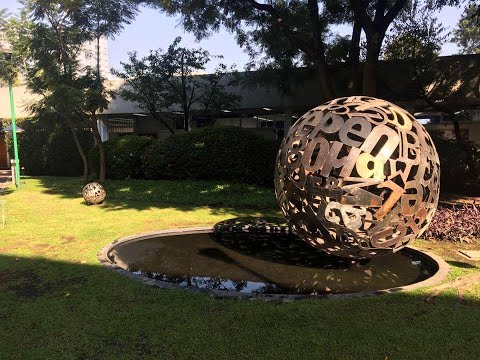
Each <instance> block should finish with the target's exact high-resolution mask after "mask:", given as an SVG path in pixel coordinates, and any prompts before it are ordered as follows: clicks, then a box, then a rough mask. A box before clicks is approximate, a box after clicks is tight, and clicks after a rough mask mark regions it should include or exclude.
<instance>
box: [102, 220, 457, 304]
mask: <svg viewBox="0 0 480 360" xmlns="http://www.w3.org/2000/svg"><path fill="white" fill-rule="evenodd" d="M210 232H213V228H211V227H197V228H180V229H170V230H160V231H153V232H149V233H143V234H136V235H131V236H127V237H123V238H120V239H117V240H115V241H113V242H111V243H110V244H108V245H107V246H105V247H103V248H102V249H100V251H99V252H98V254H97V258H98V260H99V261H100V263H101V264H102V265H103V266H105V267H106V268H107V269H109V270H111V271H114V272H116V273H119V274H122V275H124V276H127V277H129V278H131V279H134V280H136V281H139V282H142V283H144V284H146V285H148V286H153V287H158V288H161V289H184V290H188V291H191V292H193V293H200V294H209V295H211V296H213V297H215V298H234V299H250V300H263V301H291V300H305V299H350V298H358V297H365V296H373V295H382V294H389V293H396V292H400V291H402V292H403V291H412V290H415V289H418V288H421V287H428V286H433V285H436V284H438V283H440V282H442V281H443V280H445V278H446V277H447V275H448V272H449V270H450V267H449V266H448V264H447V263H446V262H445V261H444V260H443V259H442V258H440V257H439V256H437V255H435V254H432V253H430V252H426V251H421V250H420V249H418V248H415V247H412V246H407V247H406V248H404V249H405V250H407V251H410V252H414V253H416V254H417V255H420V256H421V257H423V258H424V259H426V260H428V261H430V262H432V261H433V262H434V263H436V265H437V266H438V270H437V272H436V273H435V274H434V275H433V276H431V277H429V278H428V279H425V280H424V281H420V282H418V283H414V284H410V285H406V286H400V287H394V288H389V289H384V290H375V291H365V292H358V293H351V294H320V295H304V294H301V295H295V294H244V293H239V292H234V291H226V290H215V289H211V290H210V289H199V288H195V287H187V286H182V285H179V284H173V283H169V282H166V281H162V280H155V279H150V278H147V277H145V276H143V275H140V274H134V273H132V272H130V271H128V270H125V269H124V268H122V267H120V266H118V265H117V264H114V263H112V262H111V261H110V259H109V258H108V253H109V252H110V250H111V249H113V248H114V247H115V246H117V245H118V244H120V243H125V242H130V241H137V240H145V239H151V238H154V237H158V236H169V235H191V234H205V233H210Z"/></svg>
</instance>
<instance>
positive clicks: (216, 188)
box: [37, 177, 278, 215]
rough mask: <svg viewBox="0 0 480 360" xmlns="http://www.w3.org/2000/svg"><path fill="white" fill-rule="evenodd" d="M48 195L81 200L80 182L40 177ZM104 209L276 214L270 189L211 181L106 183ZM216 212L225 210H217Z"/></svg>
mask: <svg viewBox="0 0 480 360" xmlns="http://www.w3.org/2000/svg"><path fill="white" fill-rule="evenodd" d="M37 179H39V180H40V182H41V186H42V187H43V188H44V189H45V190H44V191H43V192H44V193H47V194H53V195H59V196H61V197H63V198H71V199H76V198H78V199H81V198H82V192H81V191H82V187H83V186H82V182H81V180H80V179H78V178H62V177H39V178H37ZM104 187H105V189H106V191H107V199H106V201H105V204H103V205H102V206H103V208H105V209H106V210H112V211H113V210H122V209H132V208H133V209H137V210H147V209H151V208H175V209H178V210H182V211H188V210H193V209H195V208H198V207H203V206H208V207H212V208H217V209H219V208H224V209H228V211H229V212H231V211H232V210H234V209H235V210H236V211H235V213H236V214H238V215H242V214H245V210H250V211H258V212H259V213H262V214H269V213H273V212H277V211H278V207H277V204H276V200H275V194H274V192H273V189H266V188H260V187H255V186H252V185H245V184H235V183H227V182H211V181H187V180H185V181H166V180H163V181H148V180H107V181H106V182H105V184H104ZM218 211H219V213H222V212H224V210H218Z"/></svg>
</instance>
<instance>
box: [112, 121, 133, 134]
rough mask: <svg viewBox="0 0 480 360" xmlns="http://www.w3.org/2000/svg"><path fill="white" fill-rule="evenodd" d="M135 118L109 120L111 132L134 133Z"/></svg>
mask: <svg viewBox="0 0 480 360" xmlns="http://www.w3.org/2000/svg"><path fill="white" fill-rule="evenodd" d="M134 126H135V120H133V119H128V118H113V119H108V120H107V128H108V132H109V133H117V134H118V133H120V134H121V133H133V130H134Z"/></svg>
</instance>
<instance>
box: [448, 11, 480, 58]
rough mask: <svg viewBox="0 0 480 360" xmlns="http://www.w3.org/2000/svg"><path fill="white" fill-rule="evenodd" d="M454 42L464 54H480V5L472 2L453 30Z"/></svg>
mask: <svg viewBox="0 0 480 360" xmlns="http://www.w3.org/2000/svg"><path fill="white" fill-rule="evenodd" d="M452 42H455V43H457V45H458V46H459V47H460V51H461V53H462V54H480V5H478V4H475V3H473V2H471V3H470V4H469V5H468V6H467V7H466V8H465V11H464V12H463V14H462V17H461V18H460V21H459V22H458V24H457V28H456V29H455V30H454V31H453V37H452Z"/></svg>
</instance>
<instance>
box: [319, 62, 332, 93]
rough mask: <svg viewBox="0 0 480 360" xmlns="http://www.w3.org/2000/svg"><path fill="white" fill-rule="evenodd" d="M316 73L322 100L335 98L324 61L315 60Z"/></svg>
mask: <svg viewBox="0 0 480 360" xmlns="http://www.w3.org/2000/svg"><path fill="white" fill-rule="evenodd" d="M317 73H318V77H319V80H320V86H321V89H322V95H323V97H324V99H323V100H324V101H328V100H331V99H334V98H335V92H334V91H333V86H332V81H331V77H330V73H329V72H328V67H327V64H326V62H325V61H322V60H321V59H320V61H317Z"/></svg>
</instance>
